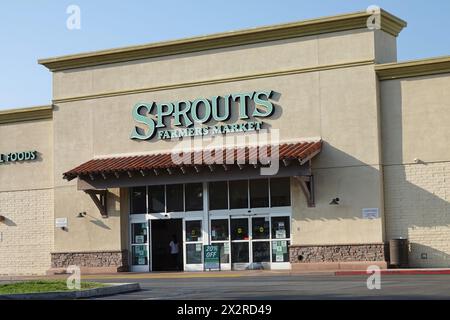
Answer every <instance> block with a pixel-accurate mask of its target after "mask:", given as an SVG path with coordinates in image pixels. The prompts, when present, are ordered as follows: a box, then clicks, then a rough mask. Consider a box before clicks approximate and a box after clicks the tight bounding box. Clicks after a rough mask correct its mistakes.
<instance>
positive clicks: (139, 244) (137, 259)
mask: <svg viewBox="0 0 450 320" xmlns="http://www.w3.org/2000/svg"><path fill="white" fill-rule="evenodd" d="M130 231H131V232H130V235H131V269H132V271H134V272H148V271H149V254H148V252H149V248H148V246H149V244H148V224H147V222H146V221H145V222H139V223H131V230H130Z"/></svg>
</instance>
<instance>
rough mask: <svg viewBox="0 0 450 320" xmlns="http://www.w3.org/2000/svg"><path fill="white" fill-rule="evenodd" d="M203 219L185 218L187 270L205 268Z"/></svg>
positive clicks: (185, 262)
mask: <svg viewBox="0 0 450 320" xmlns="http://www.w3.org/2000/svg"><path fill="white" fill-rule="evenodd" d="M202 225H203V221H202V220H197V219H194V220H187V219H186V220H185V221H184V234H185V238H184V240H185V252H186V254H185V259H184V260H185V261H184V265H185V271H201V270H203V229H202Z"/></svg>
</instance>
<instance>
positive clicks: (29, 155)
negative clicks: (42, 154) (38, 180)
mask: <svg viewBox="0 0 450 320" xmlns="http://www.w3.org/2000/svg"><path fill="white" fill-rule="evenodd" d="M36 159H37V151H23V152H11V153H5V154H3V153H0V164H5V163H14V162H23V161H35V160H36Z"/></svg>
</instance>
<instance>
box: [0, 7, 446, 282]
mask: <svg viewBox="0 0 450 320" xmlns="http://www.w3.org/2000/svg"><path fill="white" fill-rule="evenodd" d="M380 17H381V24H380V26H379V27H378V28H375V29H373V28H368V27H367V21H368V19H369V18H370V14H368V13H366V12H360V13H354V14H346V15H340V16H334V17H327V18H320V19H314V20H307V21H300V22H295V23H290V24H284V25H277V26H270V27H263V28H256V29H250V30H243V31H236V32H230V33H223V34H216V35H210V36H204V37H197V38H189V39H182V40H177V41H169V42H162V43H155V44H150V45H144V46H136V47H130V48H123V49H114V50H107V51H99V52H92V53H86V54H79V55H72V56H66V57H59V58H50V59H43V60H40V63H41V64H42V65H44V66H45V67H47V68H48V69H49V70H50V71H51V72H52V73H53V102H52V105H51V106H43V107H35V108H26V109H17V110H10V111H2V112H0V136H1V139H0V153H1V158H0V161H1V162H0V183H1V184H0V217H3V219H2V221H1V222H0V233H1V241H0V246H1V247H2V250H1V253H0V255H1V256H0V274H41V273H46V272H50V273H54V272H61V271H64V270H65V268H67V267H68V266H70V265H77V266H80V267H81V269H82V271H83V272H120V271H128V270H129V271H134V272H149V271H170V270H184V271H202V270H204V248H205V246H206V245H211V244H212V245H218V246H219V247H220V259H221V264H220V267H221V270H247V269H310V270H311V269H314V270H316V269H324V268H328V269H346V268H347V269H348V268H362V267H365V266H368V265H374V264H375V265H379V266H381V267H387V266H388V265H389V248H388V241H389V240H390V239H392V238H396V237H406V238H408V239H409V240H410V265H412V266H434V267H439V266H448V265H449V259H448V255H449V254H450V238H449V234H450V229H448V218H447V216H448V215H447V214H446V213H447V212H449V211H448V210H449V201H450V199H449V198H448V195H450V193H449V192H448V190H449V188H450V186H449V185H448V182H447V180H446V177H447V176H448V175H450V166H449V165H448V161H450V154H449V151H448V148H447V147H446V145H445V141H447V140H448V138H450V130H449V129H447V127H448V126H446V125H445V123H446V119H447V120H448V115H447V110H448V107H449V102H448V101H450V99H449V98H450V97H449V96H448V90H446V88H448V87H449V84H450V58H448V57H444V58H439V59H427V60H421V61H414V62H404V63H398V62H396V61H397V53H396V37H397V36H398V34H399V33H400V32H401V30H402V29H403V28H404V27H405V26H406V23H405V22H404V21H402V20H401V19H399V18H397V17H395V16H393V15H391V14H389V13H387V12H385V11H381V12H380ZM429 110H432V111H433V112H432V113H430V114H429V113H428V111H429ZM175 239H176V240H175ZM171 241H174V242H176V243H178V250H176V251H178V254H173V253H174V252H173V250H172V249H171V248H170V243H171Z"/></svg>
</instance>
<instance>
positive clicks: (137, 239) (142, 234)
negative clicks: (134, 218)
mask: <svg viewBox="0 0 450 320" xmlns="http://www.w3.org/2000/svg"><path fill="white" fill-rule="evenodd" d="M131 237H132V239H131V241H132V243H133V244H142V243H147V224H146V223H133V224H132V225H131Z"/></svg>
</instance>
